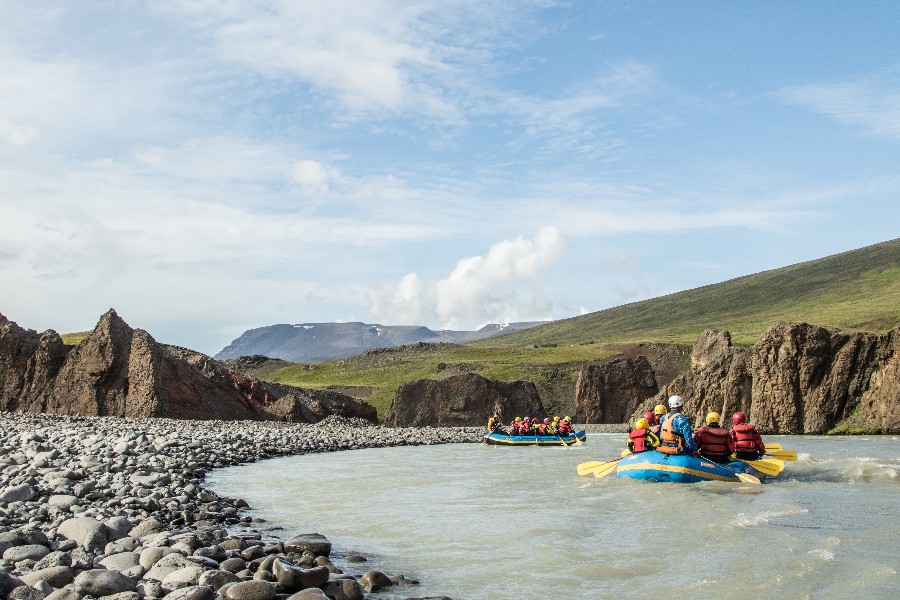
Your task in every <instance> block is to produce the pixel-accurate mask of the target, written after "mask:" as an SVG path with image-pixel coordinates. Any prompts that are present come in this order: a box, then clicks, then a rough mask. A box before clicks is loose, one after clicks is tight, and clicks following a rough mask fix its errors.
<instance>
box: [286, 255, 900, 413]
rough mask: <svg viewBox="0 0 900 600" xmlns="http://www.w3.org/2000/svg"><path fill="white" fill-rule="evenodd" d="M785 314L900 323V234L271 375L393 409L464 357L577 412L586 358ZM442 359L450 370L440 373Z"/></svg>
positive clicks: (748, 336) (878, 325) (744, 335)
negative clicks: (699, 283)
mask: <svg viewBox="0 0 900 600" xmlns="http://www.w3.org/2000/svg"><path fill="white" fill-rule="evenodd" d="M779 321H803V322H808V323H813V324H815V325H820V326H823V327H827V328H829V329H842V330H862V331H875V332H883V331H887V330H889V329H891V328H892V327H894V326H895V325H897V324H898V323H900V239H897V240H892V241H889V242H884V243H881V244H877V245H874V246H869V247H866V248H862V249H859V250H854V251H851V252H845V253H843V254H838V255H834V256H830V257H827V258H823V259H819V260H815V261H811V262H807V263H801V264H797V265H792V266H790V267H785V268H783V269H776V270H773V271H767V272H764V273H758V274H756V275H749V276H746V277H740V278H738V279H733V280H730V281H726V282H724V283H720V284H715V285H709V286H705V287H702V288H697V289H694V290H688V291H684V292H679V293H677V294H671V295H669V296H664V297H662V298H654V299H651V300H645V301H642V302H635V303H633V304H628V305H624V306H619V307H615V308H611V309H608V310H604V311H600V312H596V313H591V314H589V315H584V316H581V317H575V318H572V319H566V320H564V321H557V322H554V323H550V324H548V325H543V326H541V327H536V328H534V329H529V330H527V331H523V332H519V333H513V334H510V335H506V336H502V337H497V338H491V339H488V340H483V341H481V342H477V343H474V344H469V345H467V346H449V345H440V346H438V347H433V346H425V347H421V348H418V349H417V347H415V346H410V347H406V348H404V349H399V350H390V351H382V352H376V353H370V354H362V355H359V356H357V357H353V358H349V359H344V360H340V361H331V362H327V363H322V364H317V365H306V366H292V367H287V368H284V369H280V370H278V371H276V372H275V373H273V374H272V376H271V380H273V381H278V382H281V383H289V384H292V385H300V386H307V387H319V386H326V385H355V386H367V387H371V388H372V390H373V395H372V396H371V397H370V398H367V401H369V402H371V403H372V404H374V405H375V406H376V407H377V409H378V414H379V416H380V417H383V416H384V414H385V412H386V411H387V409H388V407H389V406H390V403H391V400H392V399H393V396H394V393H395V391H396V389H397V387H398V386H399V385H400V384H402V383H404V382H406V381H411V380H414V379H418V378H422V377H428V378H437V377H440V376H441V375H444V374H447V373H453V372H460V370H461V369H460V368H459V365H460V364H462V365H464V366H465V365H469V366H470V367H475V370H477V372H478V373H480V374H481V375H484V376H485V377H489V378H493V379H501V380H507V381H509V380H514V379H529V380H531V381H534V382H535V384H536V385H537V386H538V390H539V391H540V393H541V397H542V398H543V399H544V400H545V404H547V406H548V409H549V410H551V411H552V412H568V411H571V410H573V408H574V406H573V405H572V401H573V396H574V382H575V377H576V374H577V370H578V368H579V366H580V365H581V364H584V363H590V362H597V361H600V360H603V359H604V358H608V357H609V356H612V355H613V354H615V353H616V350H615V346H616V345H622V344H636V343H652V344H679V345H683V346H690V345H692V344H693V343H694V341H695V340H696V339H697V336H698V335H699V334H700V333H701V332H702V331H703V330H704V329H706V328H713V329H719V330H727V331H730V332H731V334H732V339H733V341H734V342H735V343H736V344H748V345H749V344H752V343H754V342H755V341H756V340H757V339H758V338H759V336H760V335H761V334H762V333H763V332H764V331H765V330H766V329H767V328H769V327H770V326H771V325H773V324H775V323H777V322H779ZM672 355H680V357H681V358H676V359H674V360H678V361H681V362H680V363H679V366H680V367H681V368H687V366H688V364H689V363H687V362H686V361H687V358H685V354H684V353H683V351H682V352H680V353H677V352H676V353H672V354H670V356H669V358H668V360H669V363H670V364H671V361H672V360H673V359H672V358H671V357H672ZM660 360H662V361H664V360H666V357H662V358H661V359H660ZM651 362H653V359H651ZM439 363H445V364H446V365H450V368H444V369H443V370H441V371H439V370H438V364H439ZM454 365H455V366H456V367H455V368H454ZM655 366H656V365H655ZM464 368H465V367H464Z"/></svg>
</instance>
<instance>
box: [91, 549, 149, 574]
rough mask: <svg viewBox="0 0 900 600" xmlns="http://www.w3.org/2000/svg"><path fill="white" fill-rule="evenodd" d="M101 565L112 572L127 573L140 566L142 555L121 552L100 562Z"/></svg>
mask: <svg viewBox="0 0 900 600" xmlns="http://www.w3.org/2000/svg"><path fill="white" fill-rule="evenodd" d="M100 564H101V565H103V566H104V567H105V568H107V569H109V570H111V571H127V570H128V569H131V568H132V567H136V566H140V555H139V554H137V553H136V552H119V553H118V554H111V555H110V556H107V557H106V558H104V559H103V560H101V561H100Z"/></svg>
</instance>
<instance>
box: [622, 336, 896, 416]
mask: <svg viewBox="0 0 900 600" xmlns="http://www.w3.org/2000/svg"><path fill="white" fill-rule="evenodd" d="M691 359H692V367H691V369H690V371H688V372H687V373H684V374H683V375H681V376H679V377H677V378H676V379H675V380H673V381H672V382H671V383H669V384H668V385H666V386H665V387H664V389H663V390H662V391H661V392H660V393H658V394H657V395H656V396H654V397H652V398H648V399H646V400H645V401H644V402H642V403H641V405H640V406H639V407H638V408H637V409H636V410H634V411H632V415H631V416H632V418H634V417H636V416H638V415H639V414H640V413H642V412H644V411H645V410H649V409H652V407H653V406H654V405H655V404H657V403H661V402H662V403H664V402H665V399H666V398H667V397H668V396H669V395H671V394H676V393H677V394H679V395H681V396H682V397H684V400H685V413H686V414H687V415H688V416H689V417H690V418H691V419H692V421H693V422H695V423H700V422H702V420H703V418H704V417H705V415H706V413H707V412H708V411H710V410H713V411H716V412H719V413H720V414H722V417H723V419H724V420H726V422H728V420H729V418H730V415H731V414H733V413H734V412H735V411H738V410H740V411H743V412H744V413H745V414H746V415H748V418H749V419H750V420H751V421H752V422H754V423H755V424H756V425H757V427H758V428H759V429H760V431H762V432H764V433H785V434H797V433H810V434H822V433H827V432H829V431H830V432H837V433H841V432H847V433H859V432H865V433H900V410H898V409H900V327H897V328H895V329H893V330H892V331H890V332H888V333H887V334H884V335H876V334H868V333H851V334H848V333H839V332H831V331H828V330H826V329H823V328H821V327H816V326H814V325H809V324H805V323H779V324H778V325H775V326H773V327H771V328H770V329H769V330H767V331H766V332H765V333H764V334H763V335H762V336H761V337H760V339H759V341H757V342H756V344H754V345H753V346H752V347H750V348H735V347H733V346H732V345H731V336H730V335H729V334H728V332H719V331H714V330H707V331H705V332H704V334H703V335H701V336H700V338H699V339H698V340H697V342H696V343H695V344H694V348H693V352H692V356H691Z"/></svg>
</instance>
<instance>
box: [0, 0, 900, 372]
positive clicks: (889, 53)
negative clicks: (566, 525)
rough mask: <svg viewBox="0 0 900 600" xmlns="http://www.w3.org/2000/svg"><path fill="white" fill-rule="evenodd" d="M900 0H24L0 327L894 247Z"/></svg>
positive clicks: (562, 305)
mask: <svg viewBox="0 0 900 600" xmlns="http://www.w3.org/2000/svg"><path fill="white" fill-rule="evenodd" d="M898 31H900V4H897V3H896V2H893V1H885V2H877V1H867V2H853V3H851V2H828V1H821V2H812V1H802V0H800V1H796V2H782V1H775V0H773V1H746V2H724V1H723V2H710V1H702V0H698V1H693V2H671V1H651V0H647V1H642V2H632V1H603V0H596V1H588V0H585V1H554V0H509V1H507V0H494V1H492V2H483V1H482V0H397V1H394V0H357V1H342V0H333V1H330V2H312V1H303V0H270V1H260V2H255V1H236V0H234V1H233V0H179V1H177V2H176V1H171V2H169V1H165V2H164V1H153V2H150V1H148V2H142V1H138V0H133V1H130V2H100V1H85V2H68V1H63V0H59V1H50V0H48V1H36V2H22V1H17V0H0V314H3V315H4V316H6V317H7V318H8V319H10V320H12V321H15V322H16V323H18V324H19V325H20V326H22V327H25V328H29V329H35V330H37V331H43V330H46V329H55V330H56V331H58V332H60V333H67V332H76V331H86V330H90V329H92V328H93V327H94V325H95V324H96V323H97V321H98V320H99V318H100V315H102V314H103V313H104V312H106V311H107V310H108V309H110V308H114V309H115V310H116V311H117V312H118V314H119V315H120V316H121V317H122V318H124V319H125V320H126V321H127V322H128V323H129V324H130V325H131V326H132V327H135V328H141V329H145V330H147V331H148V332H149V333H150V334H151V335H153V337H154V338H155V339H157V340H158V341H160V342H165V343H170V344H177V345H181V346H186V347H189V348H193V349H195V350H199V351H201V352H205V353H207V354H215V353H216V352H218V351H219V350H221V349H222V348H224V347H225V346H226V345H227V344H228V343H230V342H231V341H232V340H233V339H235V338H237V337H238V336H239V335H240V334H241V333H242V332H244V331H246V330H248V329H251V328H255V327H263V326H266V325H273V324H277V323H316V322H334V321H363V322H367V323H380V324H384V325H403V324H415V325H426V326H429V327H432V328H450V329H476V328H478V327H480V326H482V325H484V324H486V323H504V322H514V321H530V320H543V319H560V318H567V317H571V316H575V315H579V314H584V313H587V312H593V311H597V310H602V309H605V308H609V307H613V306H618V305H621V304H625V303H628V302H634V301H638V300H644V299H648V298H654V297H658V296H662V295H665V294H670V293H673V292H678V291H681V290H686V289H692V288H695V287H699V286H703V285H708V284H713V283H718V282H722V281H726V280H728V279H732V278H735V277H740V276H742V275H749V274H752V273H758V272H761V271H765V270H769V269H775V268H779V267H784V266H787V265H791V264H796V263H798V262H803V261H807V260H813V259H816V258H821V257H824V256H829V255H832V254H836V253H839V252H844V251H847V250H853V249H856V248H861V247H864V246H868V245H870V244H875V243H878V242H882V241H886V240H891V239H895V238H897V237H900V208H898V207H900V202H898V199H900V43H898V37H897V32H898Z"/></svg>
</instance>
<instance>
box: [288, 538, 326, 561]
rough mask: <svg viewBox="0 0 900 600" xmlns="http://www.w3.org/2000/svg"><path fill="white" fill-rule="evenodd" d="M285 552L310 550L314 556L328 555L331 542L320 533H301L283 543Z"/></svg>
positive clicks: (299, 552) (296, 552)
mask: <svg viewBox="0 0 900 600" xmlns="http://www.w3.org/2000/svg"><path fill="white" fill-rule="evenodd" d="M284 552H285V553H286V554H291V553H295V554H303V553H304V552H310V553H312V554H314V555H316V556H330V555H331V542H330V541H329V540H328V538H327V537H325V536H324V535H322V534H321V533H302V534H300V535H297V536H294V537H293V538H291V539H290V540H288V541H286V542H285V543H284Z"/></svg>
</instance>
